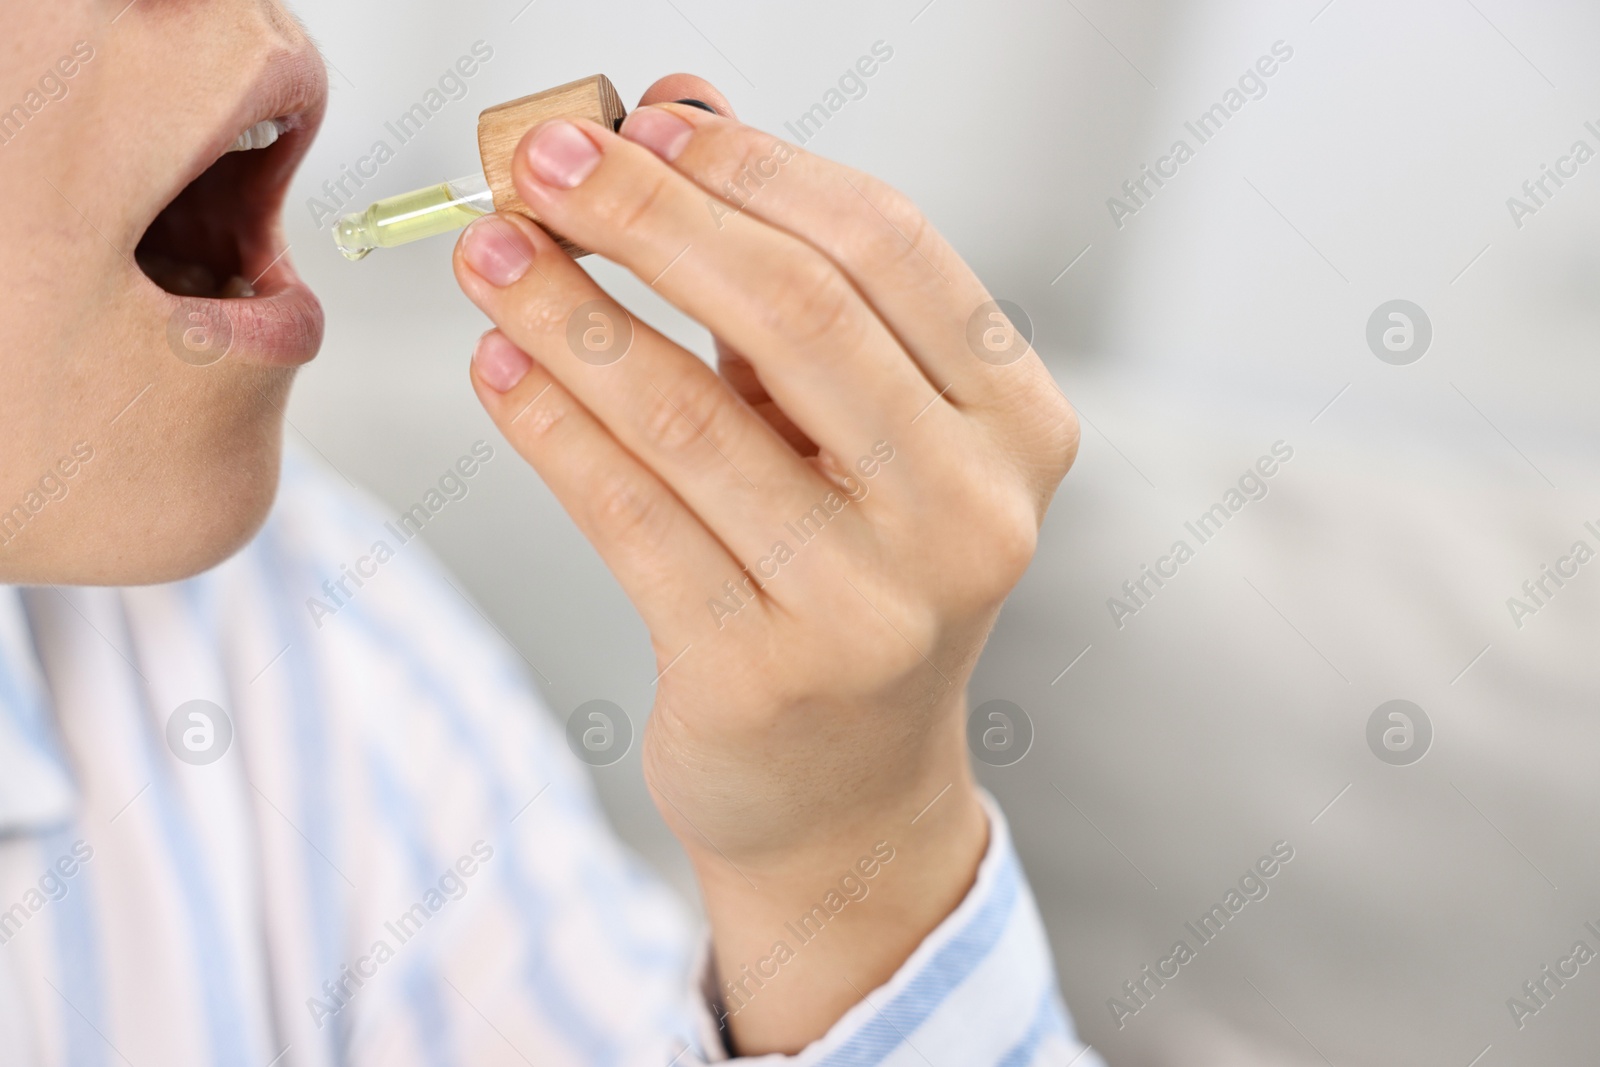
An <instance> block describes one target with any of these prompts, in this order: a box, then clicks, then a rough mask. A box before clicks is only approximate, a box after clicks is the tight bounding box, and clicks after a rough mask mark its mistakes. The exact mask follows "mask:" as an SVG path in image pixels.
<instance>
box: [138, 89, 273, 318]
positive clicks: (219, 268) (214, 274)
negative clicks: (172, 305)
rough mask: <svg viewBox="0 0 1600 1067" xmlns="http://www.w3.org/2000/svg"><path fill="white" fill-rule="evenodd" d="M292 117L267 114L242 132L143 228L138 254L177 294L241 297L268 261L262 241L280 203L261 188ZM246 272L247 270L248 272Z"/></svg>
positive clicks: (155, 276)
mask: <svg viewBox="0 0 1600 1067" xmlns="http://www.w3.org/2000/svg"><path fill="white" fill-rule="evenodd" d="M289 122H290V120H288V119H286V118H276V119H266V120H264V121H262V122H258V123H256V124H255V125H254V126H251V127H250V128H249V129H248V130H246V131H245V132H244V133H242V134H240V135H239V138H238V140H237V141H235V142H234V145H233V147H231V148H229V149H228V151H227V152H226V153H225V154H224V155H223V157H222V158H221V159H219V160H217V161H216V162H215V163H213V164H212V165H211V166H210V167H208V168H207V169H206V171H205V173H203V174H201V175H200V177H198V178H196V179H195V180H194V181H193V182H191V183H190V184H189V185H188V186H187V187H186V188H185V189H184V190H183V192H181V193H179V194H178V198H177V199H176V200H174V201H173V202H172V203H170V204H168V205H167V206H166V208H165V209H164V210H163V211H162V212H161V214H160V215H158V216H156V220H155V222H153V223H151V225H150V228H149V229H148V230H146V231H145V235H144V238H143V239H142V240H140V242H139V247H138V249H137V250H135V252H134V259H135V261H137V262H138V264H139V269H141V270H143V271H144V273H145V275H146V276H147V277H148V278H149V279H150V280H151V281H153V282H155V283H156V284H157V285H159V286H160V287H161V288H162V289H165V290H166V291H167V292H169V293H171V294H173V295H174V296H203V297H211V298H215V299H238V298H243V297H252V296H255V295H256V291H255V288H254V283H255V282H256V281H257V280H258V279H259V278H260V276H261V273H262V272H263V271H264V270H265V269H266V268H268V267H269V266H270V264H271V259H270V258H269V259H268V260H267V261H266V262H261V261H260V260H261V254H262V253H263V252H264V251H265V249H264V247H263V245H262V241H263V239H264V238H265V237H266V236H267V234H269V233H270V232H271V230H273V229H274V227H273V225H272V222H273V219H272V218H271V217H263V213H264V212H270V214H271V215H272V216H275V215H276V206H275V205H268V204H266V203H264V202H263V198H262V197H261V196H259V195H256V194H258V193H259V192H260V189H259V186H260V185H261V182H262V178H263V175H264V174H265V173H266V167H264V165H263V164H264V162H265V157H266V156H267V155H268V154H269V153H270V152H271V150H272V147H273V146H274V145H275V144H277V142H278V141H279V140H280V138H281V137H282V136H283V134H285V133H287V132H289ZM246 275H248V277H246Z"/></svg>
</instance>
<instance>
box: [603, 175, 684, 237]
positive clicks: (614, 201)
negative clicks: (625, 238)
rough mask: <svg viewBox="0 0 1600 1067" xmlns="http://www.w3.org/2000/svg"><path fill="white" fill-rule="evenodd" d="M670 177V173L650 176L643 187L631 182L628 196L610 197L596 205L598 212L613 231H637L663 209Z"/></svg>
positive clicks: (627, 232) (629, 232)
mask: <svg viewBox="0 0 1600 1067" xmlns="http://www.w3.org/2000/svg"><path fill="white" fill-rule="evenodd" d="M670 178H671V175H669V174H657V175H655V176H654V177H652V178H649V179H648V180H647V182H646V183H645V184H644V185H643V187H642V188H641V187H638V186H636V185H634V184H632V183H630V184H629V185H628V186H627V188H628V189H629V190H630V192H629V194H628V195H627V196H626V197H612V198H608V199H607V200H606V201H605V202H604V203H601V204H598V205H596V209H597V211H596V213H597V214H598V215H600V217H601V218H603V219H605V220H606V222H607V225H608V226H610V227H611V228H612V230H613V232H615V233H622V234H631V233H636V232H637V231H638V229H639V227H642V226H644V225H645V224H646V223H648V222H649V221H650V220H651V219H652V217H654V216H655V215H656V214H657V213H658V211H659V210H660V209H661V206H662V202H663V201H664V200H665V199H666V196H667V189H668V181H669V179H670Z"/></svg>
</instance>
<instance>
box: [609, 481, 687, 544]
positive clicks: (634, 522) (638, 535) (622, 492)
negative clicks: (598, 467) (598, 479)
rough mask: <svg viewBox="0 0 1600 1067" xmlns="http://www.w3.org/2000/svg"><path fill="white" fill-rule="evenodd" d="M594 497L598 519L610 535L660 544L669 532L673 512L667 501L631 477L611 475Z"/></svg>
mask: <svg viewBox="0 0 1600 1067" xmlns="http://www.w3.org/2000/svg"><path fill="white" fill-rule="evenodd" d="M591 500H592V502H591V504H590V508H591V509H592V513H593V515H594V520H595V523H596V525H597V527H598V528H599V529H600V530H602V531H604V533H605V536H606V537H607V538H609V539H613V540H618V541H623V542H631V543H636V544H659V543H661V541H662V540H664V539H665V536H666V534H667V533H668V532H669V531H668V527H669V526H670V525H671V522H672V515H671V512H670V511H669V510H668V509H667V507H666V506H665V502H664V501H663V500H662V499H661V498H660V496H659V495H658V494H656V493H652V492H650V491H649V490H647V489H646V488H644V487H643V486H641V485H639V484H638V483H637V482H635V481H634V480H633V479H631V478H627V477H620V476H616V475H613V476H611V477H610V478H609V480H607V481H604V482H602V483H601V484H600V485H599V487H598V488H597V489H596V490H595V492H594V495H593V496H592V498H591Z"/></svg>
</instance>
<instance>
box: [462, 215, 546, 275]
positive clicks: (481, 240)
mask: <svg viewBox="0 0 1600 1067" xmlns="http://www.w3.org/2000/svg"><path fill="white" fill-rule="evenodd" d="M461 258H462V259H464V260H466V261H467V266H469V267H471V268H472V269H473V270H474V271H475V272H476V273H477V274H478V276H479V277H481V278H482V279H483V280H484V281H486V282H488V283H489V284H490V285H498V286H501V287H504V286H507V285H510V284H511V283H512V282H514V281H516V280H517V279H518V278H520V277H522V276H523V275H524V274H526V273H528V268H529V267H531V266H532V265H533V246H532V245H531V244H529V243H528V238H527V237H526V236H524V234H523V232H522V231H521V230H519V229H517V227H516V226H515V225H513V224H512V223H510V222H507V221H506V220H505V219H497V218H495V217H494V216H493V215H490V216H487V217H485V218H481V219H478V220H476V221H475V222H473V224H472V225H471V226H468V227H467V232H466V234H465V235H464V236H463V237H462V238H461Z"/></svg>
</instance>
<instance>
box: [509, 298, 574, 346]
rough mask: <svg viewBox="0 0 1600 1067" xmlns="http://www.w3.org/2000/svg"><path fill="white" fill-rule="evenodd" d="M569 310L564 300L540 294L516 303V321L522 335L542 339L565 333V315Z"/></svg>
mask: <svg viewBox="0 0 1600 1067" xmlns="http://www.w3.org/2000/svg"><path fill="white" fill-rule="evenodd" d="M571 311H572V309H571V308H570V307H569V306H568V305H567V303H566V302H563V301H558V300H553V299H551V298H550V297H549V296H545V295H543V294H541V295H538V296H534V297H532V298H529V299H526V300H524V301H522V302H520V303H519V304H518V305H517V313H516V322H517V326H518V327H519V330H520V332H521V333H522V334H523V335H525V336H527V337H530V338H538V339H541V340H542V339H543V338H546V337H550V336H553V335H558V334H565V332H566V329H567V317H568V315H570V314H571Z"/></svg>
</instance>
